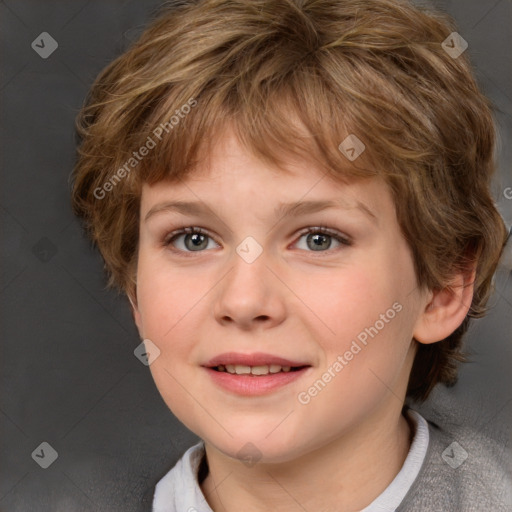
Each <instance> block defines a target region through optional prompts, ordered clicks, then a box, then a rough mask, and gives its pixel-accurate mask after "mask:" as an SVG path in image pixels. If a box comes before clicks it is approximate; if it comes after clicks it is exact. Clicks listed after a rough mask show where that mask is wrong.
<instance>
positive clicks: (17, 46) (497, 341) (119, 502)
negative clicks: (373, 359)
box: [0, 0, 512, 512]
mask: <svg viewBox="0 0 512 512" xmlns="http://www.w3.org/2000/svg"><path fill="white" fill-rule="evenodd" d="M160 3H161V2H158V1H146V2H140V1H139V2H137V1H135V0H131V1H130V0H128V1H108V2H106V1H100V0H93V1H84V0H82V1H72V2H57V1H47V2H36V1H34V0H32V1H27V0H23V1H13V0H8V1H2V2H0V23H1V25H0V29H1V38H2V50H1V51H2V60H1V62H2V69H1V72H2V75H1V78H0V92H1V101H2V123H1V137H0V140H1V142H2V173H1V181H0V184H1V188H0V222H1V234H2V240H1V267H0V276H1V282H0V301H1V317H0V322H1V323H0V325H1V331H0V332H1V340H2V342H1V345H0V346H1V354H0V361H1V377H0V393H1V395H0V398H1V400H0V429H1V457H2V464H1V479H0V511H2V512H17V511H33V510H37V511H40V512H46V511H52V512H55V511H65V512H74V511H89V510H91V511H93V510H98V511H109V512H117V511H119V512H121V511H122V512H128V511H136V510H140V507H141V506H140V499H141V496H142V495H143V494H144V493H145V492H146V490H147V489H148V488H149V487H150V486H151V485H154V484H155V483H156V481H157V480H158V479H159V478H160V477H161V476H162V475H163V474H164V473H165V472H166V471H167V470H168V469H169V468H170V467H171V466H172V465H173V464H174V463H175V461H176V460H177V459H178V458H179V456H181V454H182V453H183V452H184V451H185V449H186V448H188V447H189V446H191V444H193V443H194V442H195V441H196V439H197V438H196V436H195V435H194V434H192V433H190V432H189V431H187V430H186V429H185V428H184V427H183V426H181V424H180V423H179V422H178V421H177V420H176V419H175V418H174V417H173V415H172V414H171V413H170V411H169V410H168V409H167V407H166V405H165V404H164V402H163V400H162V399H161V398H160V395H159V394H158V391H157V389H156V387H155V386H154V384H153V381H152V379H151V375H150V372H149V368H148V367H146V366H144V365H143V364H142V363H141V362H140V361H139V360H138V359H136V357H135V356H134V355H133V350H134V349H135V348H136V347H137V346H138V345H139V343H140V340H139V338H138V333H137V331H136V329H135V326H134V324H133V321H132V317H131V314H130V311H129V307H128V302H127V300H126V299H125V298H123V297H118V296H116V294H115V293H113V292H108V291H106V290H105V280H104V276H103V270H102V262H101V259H100V256H99V254H98V253H96V252H95V251H93V250H92V249H91V246H90V244H89V242H88V241H87V240H86V239H84V237H83V236H82V233H81V228H80V226H79V223H78V221H77V220H75V219H74V217H73V215H72V213H71V210H70V200H69V174H70V172H71V169H72V166H73V162H74V155H75V145H74V118H75V116H76V114H77V112H78V109H79V107H80V105H81V103H82V101H83V98H84V97H85V94H86V92H87V90H88V88H89V86H90V84H91V83H92V80H93V79H94V77H95V76H96V75H97V74H98V72H99V71H100V70H101V69H102V68H103V67H104V66H105V65H106V64H107V63H108V62H109V61H111V60H112V59H113V58H114V57H115V56H117V55H118V54H119V53H120V52H122V51H123V49H125V48H126V46H127V44H128V42H129V41H131V40H133V39H134V38H136V37H137V35H138V34H139V33H140V32H141V30H142V29H143V27H144V24H145V23H146V22H147V21H148V20H149V17H150V16H151V14H152V10H153V9H154V8H155V7H157V6H158V5H159V4H160ZM435 5H437V6H438V7H441V8H443V9H445V10H447V11H448V12H450V13H451V14H452V15H453V16H454V17H455V19H456V20H457V22H458V26H459V32H460V34H461V35H462V36H463V37H464V38H465V39H466V40H467V41H468V43H469V49H468V52H469V54H470V57H471V59H472V61H473V63H474V65H475V66H476V73H477V78H478V80H479V83H480V84H481V87H482V88H483V90H484V91H485V92H486V93H487V94H488V95H489V96H490V97H491V98H492V100H493V102H494V104H495V105H496V109H497V112H496V119H497V122H498V125H499V127H500V132H501V138H502V143H501V147H500V154H499V161H500V174H499V176H497V178H496V180H495V184H494V189H493V192H494V196H495V198H496V201H497V203H498V205H499V208H500V211H501V212H502V214H503V216H504V218H505V220H506V222H507V225H508V226H510V225H511V224H512V200H510V199H506V197H505V195H504V191H505V189H506V187H512V171H511V161H512V159H511V156H512V155H511V148H510V145H509V144H508V143H509V141H510V139H511V134H512V116H511V114H512V86H511V84H512V61H511V59H510V53H511V52H510V51H511V46H512V45H511V40H512V37H511V33H510V28H509V27H510V26H512V15H511V13H512V2H511V0H498V1H494V0H493V1H488V2H482V1H479V0H471V1H468V0H453V1H437V2H435ZM41 32H48V33H50V34H51V36H52V37H53V38H54V39H55V40H56V41H57V42H58V48H57V50H56V51H55V52H54V53H53V54H52V55H51V56H50V57H49V58H47V59H43V58H41V57H40V56H39V55H38V54H37V53H36V52H35V51H34V50H33V49H32V48H31V43H32V41H34V40H35V39H36V38H37V36H38V35H39V34H40V33H41ZM510 245H511V243H509V247H508V254H507V255H506V256H505V257H504V259H503V263H502V265H501V266H500V268H499V271H498V272H497V275H496V286H497V290H496V293H495V294H494V296H493V298H492V299H491V305H492V311H491V312H490V314H489V315H488V316H487V317H486V318H485V319H482V320H479V321H477V322H475V323H474V324H473V326H472V327H471V330H470V333H469V337H468V339H467V346H468V347H469V349H470V351H471V352H472V354H473V358H472V359H473V362H472V363H469V364H467V365H465V366H464V367H463V368H462V369H461V372H460V380H459V383H458V384H457V386H455V387H454V388H452V389H449V390H448V389H446V388H438V389H436V392H435V393H434V395H433V396H432V397H431V399H430V400H429V402H428V403H427V404H425V405H424V406H422V407H420V408H419V410H420V411H425V412H424V413H425V414H426V415H427V417H428V413H429V411H430V412H431V411H433V410H441V411H442V410H443V407H445V408H446V407H450V409H451V410H452V412H453V411H454V410H456V411H457V414H458V415H459V417H460V418H461V421H466V422H467V423H469V424H471V425H473V426H474V427H475V429H478V430H480V431H484V430H485V431H489V433H490V435H492V436H494V437H495V438H496V439H498V440H500V442H503V443H506V442H507V440H508V439H509V437H510V433H511V430H512V428H511V423H512V422H511V418H512V392H511V390H512V378H511V373H512V372H511V371H510V370H511V362H512V343H511V332H512V274H511V268H512V255H511V249H510ZM447 404H449V405H447ZM42 442H47V443H49V444H50V445H51V446H52V447H53V448H54V449H55V450H56V451H57V452H58V458H57V460H56V461H55V462H54V463H53V464H52V465H51V466H50V467H49V468H47V469H42V468H41V467H40V466H39V465H38V464H37V463H36V462H35V460H34V459H33V458H32V453H33V452H34V450H35V449H36V448H37V447H38V446H39V445H40V444H41V443H42Z"/></svg>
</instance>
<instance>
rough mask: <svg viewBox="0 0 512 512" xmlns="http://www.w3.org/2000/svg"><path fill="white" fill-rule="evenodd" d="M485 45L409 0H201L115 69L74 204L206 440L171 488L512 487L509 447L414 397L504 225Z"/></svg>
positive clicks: (105, 80) (158, 504)
mask: <svg viewBox="0 0 512 512" xmlns="http://www.w3.org/2000/svg"><path fill="white" fill-rule="evenodd" d="M465 49H466V46H465V41H464V39H463V38H462V37H461V36H459V35H458V34H457V33H456V32H455V27H454V26H453V23H452V21H451V20H449V19H448V18H447V17H446V16H445V15H442V14H440V13H436V12H433V11H429V10H427V9H426V8H420V7H414V6H413V5H411V4H410V3H408V2H405V1H402V0H372V1H368V2H361V1H359V0H302V1H301V0H283V1H275V0H199V1H196V2H190V3H183V2H181V3H179V4H176V5H170V6H169V8H168V9H167V10H163V12H162V13H161V15H160V16H159V17H158V18H157V19H156V20H155V21H154V22H153V23H152V25H151V26H150V27H149V28H148V29H147V30H146V31H145V32H144V33H143V34H142V36H141V37H140V39H139V40H138V41H137V42H136V43H135V44H134V45H133V46H132V47H131V48H130V49H129V50H128V51H127V52H126V53H125V54H123V55H121V56H120V57H119V58H118V59H116V60H115V61H114V62H113V63H111V64H110V65H109V66H108V67H107V68H106V69H105V70H104V71H103V72H102V73H101V74H100V76H99V77H98V78H97V80H96V82H95V83H94V85H93V87H92V89H91V92H90V95H89V97H88V100H87V104H86V106H85V107H84V109H83V111H82V112H81V115H80V116H79V119H78V123H77V126H78V130H79V134H80V137H81V144H80V147H79V158H78V161H77V164H76V168H75V170H74V188H73V204H74V209H75V212H76V213H77V215H79V216H80V217H82V218H83V220H84V222H85V225H86V227H87V229H88V233H89V235H90V236H91V237H92V240H93V241H94V242H95V243H96V244H97V246H98V248H99V250H100V252H101V254H102V256H103V258H104V261H105V265H106V268H107V270H108V272H109V275H110V280H109V283H110V284H111V285H114V286H117V287H118V288H119V289H120V290H122V291H123V292H124V293H126V294H127V296H128V298H129V299H130V302H131V304H132V307H133V314H134V319H135V322H136V324H137V327H138V329H139V333H140V336H141V339H143V340H144V346H145V350H146V352H147V354H149V355H148V356H147V357H148V363H149V364H150V370H151V373H152V376H153V378H154V380H155V383H156V386H157V388H158V390H159V392H160V394H161V396H162V398H163V399H164V401H165V403H166V404H167V405H168V407H169V409H170V410H171V411H172V412H173V413H174V414H175V415H176V417H177V418H178V419H179V420H180V421H181V422H182V423H183V424H184V425H185V426H186V427H187V428H188V429H190V430H191V431H192V432H194V433H196V434H197V435H198V436H199V437H200V438H201V440H202V441H201V442H200V443H198V444H197V445H195V446H193V447H191V448H190V449H189V450H188V451H187V452H186V453H185V454H184V455H183V457H182V458H181V459H180V460H179V462H178V463H177V464H176V466H175V467H174V468H172V469H170V471H169V472H168V473H167V474H165V475H164V476H163V478H161V480H160V481H159V482H158V485H157V486H156V489H155V490H154V491H155V492H154V498H152V500H151V503H152V510H154V511H155V512H164V511H166V512H170V511H178V512H186V511H189V512H193V511H201V512H205V511H215V512H220V511H229V512H232V511H235V510H236V511H238V510H243V511H244V512H245V511H251V512H256V511H278V512H284V511H286V512H293V511H304V510H308V511H313V510H315V511H340V510H343V511H361V510H363V511H365V512H370V511H394V510H396V511H414V512H418V511H428V512H431V511H433V510H436V511H464V512H466V511H473V510H474V511H481V510H492V511H493V512H494V511H505V510H511V507H512V503H511V501H510V500H511V487H512V484H511V481H510V475H508V476H507V475H506V468H505V462H504V461H505V460H506V459H505V457H506V455H504V453H505V450H504V447H501V446H499V445H497V443H494V442H493V441H491V440H490V439H487V438H485V437H483V436H481V435H476V433H474V432H471V431H468V430H467V429H466V430H464V429H462V430H460V431H455V432H449V431H445V430H443V429H441V428H439V427H438V426H437V425H436V424H435V423H434V422H433V421H428V420H427V419H425V418H423V417H422V416H421V415H420V414H419V413H418V412H416V411H414V410H413V409H411V408H410V407H409V406H408V405H405V403H406V399H407V400H413V401H417V402H422V401H424V400H425V399H426V398H427V397H428V396H429V394H430V393H431V391H432V389H433V388H434V386H436V385H437V384H438V383H441V384H448V385H450V384H453V383H454V382H455V379H456V375H457V363H458V362H460V361H464V357H463V352H462V339H463V335H464V333H465V332H466V330H467V328H468V323H469V321H470V318H471V317H479V316H482V315H483V314H484V311H485V304H486V301H487V299H488V297H489V295H490V293H491V291H492V290H491V281H492V278H493V274H494V272H495V269H496V266H497V263H498V260H499V258H500V254H501V252H502V249H503V246H504V244H505V240H506V229H505V226H504V223H503V220H502V219H501V217H500V215H499V213H498V212H497V210H496V208H495V205H494V202H493V199H492V197H491V195H490V192H489V183H490V178H491V174H492V172H493V170H494V167H495V162H494V148H495V129H494V125H493V118H492V114H491V109H490V103H489V101H488V100H487V99H486V98H485V97H484V96H483V95H482V93H481V92H480V91H479V89H478V88H477V85H476V83H475V80H474V77H473V75H472V71H471V68H470V64H469V62H468V59H467V54H465V53H464V50H465ZM322 244H323V245H322Z"/></svg>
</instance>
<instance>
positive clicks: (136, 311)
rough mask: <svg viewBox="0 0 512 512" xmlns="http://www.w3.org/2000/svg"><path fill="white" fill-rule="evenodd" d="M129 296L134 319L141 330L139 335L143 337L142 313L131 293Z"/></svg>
mask: <svg viewBox="0 0 512 512" xmlns="http://www.w3.org/2000/svg"><path fill="white" fill-rule="evenodd" d="M127 297H128V300H129V301H130V304H131V305H132V315H133V319H134V321H135V325H136V326H137V329H138V330H139V336H141V338H143V336H142V318H141V314H140V312H139V308H138V306H137V305H136V304H135V303H134V301H133V299H132V298H131V297H130V295H127ZM135 300H136V299H135Z"/></svg>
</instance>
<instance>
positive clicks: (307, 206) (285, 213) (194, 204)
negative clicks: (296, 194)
mask: <svg viewBox="0 0 512 512" xmlns="http://www.w3.org/2000/svg"><path fill="white" fill-rule="evenodd" d="M329 208H336V209H340V208H342V209H352V208H357V209H358V210H360V211H361V212H363V213H364V214H366V215H367V216H368V217H369V218H370V220H371V221H373V222H376V221H377V216H376V215H375V214H374V213H373V212H372V211H371V210H370V209H369V208H368V207H367V206H366V205H365V204H363V203H362V202H360V201H356V203H355V204H354V205H353V206H352V205H350V206H349V205H347V204H345V203H343V202H342V201H332V200H331V201H325V200H322V201H297V202H294V203H279V205H278V206H277V207H276V208H275V209H274V215H275V216H276V217H277V218H279V219H282V218H286V217H292V216H295V217H297V216H300V215H307V214H310V213H315V212H319V211H323V210H327V209H329ZM167 211H175V212H178V213H182V214H183V215H196V216H200V215H205V214H208V213H209V214H213V213H214V212H213V211H212V209H211V208H210V207H209V206H208V205H207V204H205V203H203V202H199V201H166V202H163V203H159V204H156V205H155V206H153V208H151V209H150V210H149V212H148V213H147V214H146V216H145V218H144V222H147V220H148V219H149V218H150V217H152V216H153V215H155V214H157V213H160V212H167Z"/></svg>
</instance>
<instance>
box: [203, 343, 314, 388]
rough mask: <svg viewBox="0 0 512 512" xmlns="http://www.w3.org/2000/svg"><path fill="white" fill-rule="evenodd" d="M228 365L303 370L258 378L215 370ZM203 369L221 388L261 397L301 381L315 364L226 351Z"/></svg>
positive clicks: (267, 355) (264, 354)
mask: <svg viewBox="0 0 512 512" xmlns="http://www.w3.org/2000/svg"><path fill="white" fill-rule="evenodd" d="M228 364H229V365H244V366H264V365H268V366H270V365H272V364H275V365H280V366H291V367H300V369H298V370H290V371H289V372H278V373H269V374H267V375H258V376H254V375H247V374H244V375H237V374H232V373H228V372H219V371H217V370H214V368H215V367H216V366H219V365H228ZM202 366H203V367H204V369H205V371H206V372H207V373H208V375H209V376H210V378H211V379H212V380H213V382H214V383H215V384H216V385H217V386H219V387H221V388H222V389H224V390H226V391H230V392H232V393H235V394H237V395H242V396H259V395H266V394H269V393H272V392H273V391H276V390H277V389H280V388H282V387H283V386H286V385H287V384H290V383H292V382H294V381H296V380H297V379H300V378H301V377H303V376H304V375H305V374H306V373H308V372H309V370H311V369H312V366H311V364H309V363H307V362H304V361H297V360H291V359H286V358H284V357H280V356H275V355H272V354H266V353H263V352H255V353H252V354H242V353H238V352H226V353H224V354H220V355H218V356H215V357H213V358H212V359H210V360H209V361H208V362H207V363H205V364H203V365H202Z"/></svg>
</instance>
